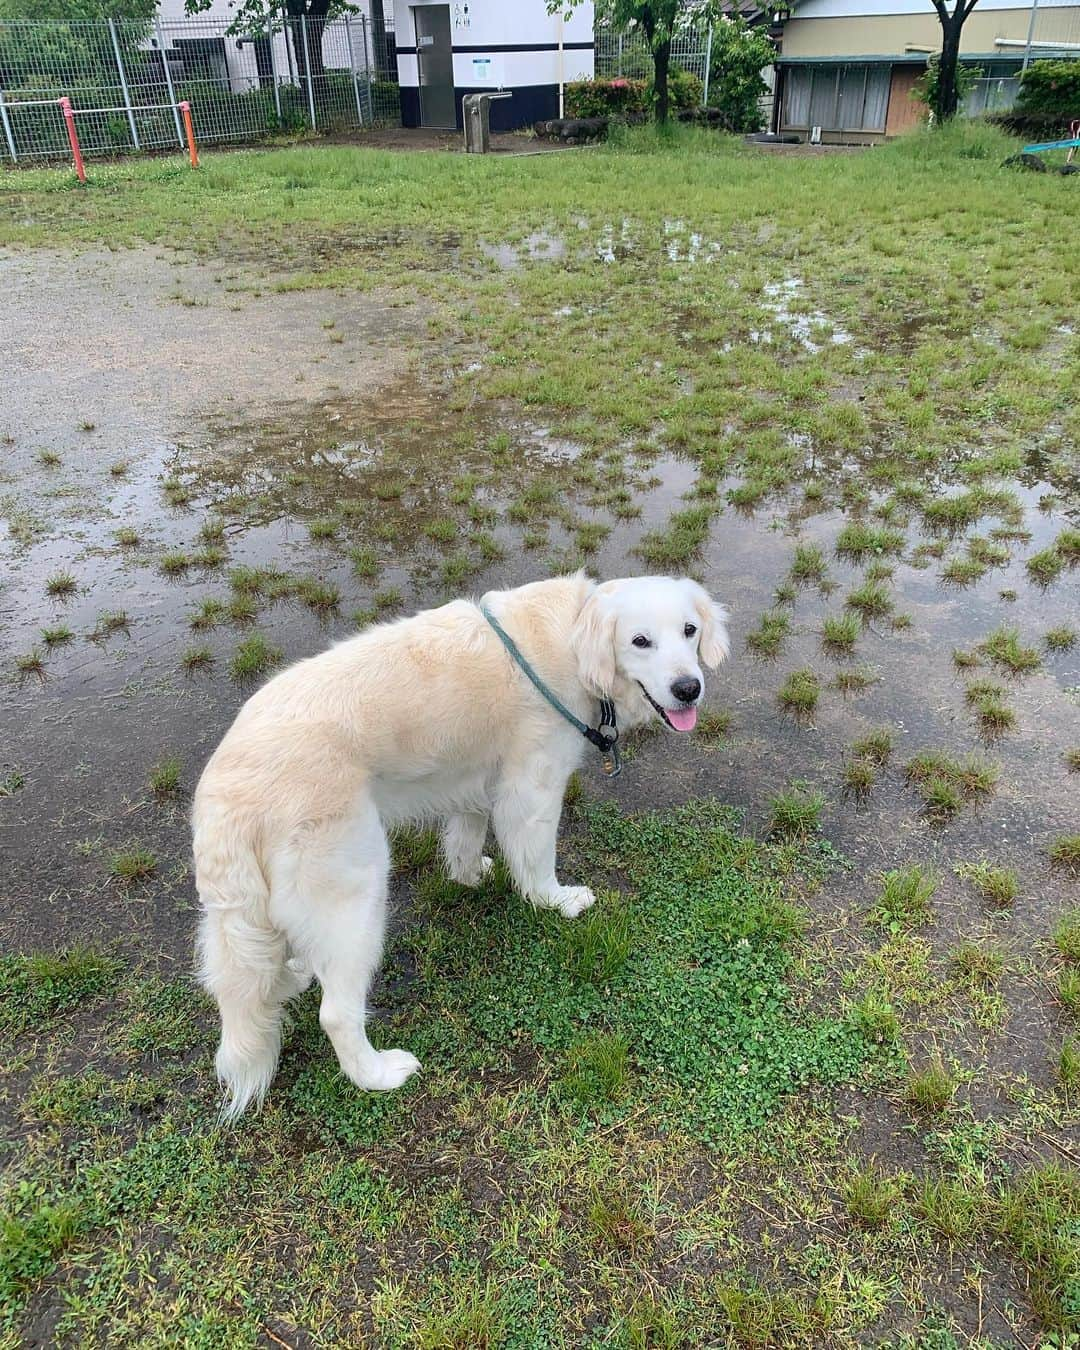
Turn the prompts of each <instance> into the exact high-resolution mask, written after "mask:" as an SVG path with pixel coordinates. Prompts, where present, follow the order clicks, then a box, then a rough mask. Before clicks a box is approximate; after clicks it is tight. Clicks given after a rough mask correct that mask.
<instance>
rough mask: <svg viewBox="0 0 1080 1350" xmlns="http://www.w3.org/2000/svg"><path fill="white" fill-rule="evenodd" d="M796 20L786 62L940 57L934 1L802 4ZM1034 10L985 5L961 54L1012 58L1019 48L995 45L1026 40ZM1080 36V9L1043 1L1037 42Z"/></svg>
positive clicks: (1007, 2) (993, 2) (787, 32)
mask: <svg viewBox="0 0 1080 1350" xmlns="http://www.w3.org/2000/svg"><path fill="white" fill-rule="evenodd" d="M795 13H796V16H797V17H794V18H791V19H789V20H788V21H787V23H786V24H785V25H784V44H783V54H784V56H785V57H806V56H875V55H889V56H900V55H902V54H903V53H904V52H910V51H920V50H922V51H930V52H936V51H938V50H940V47H941V25H940V24H939V23H938V19H937V15H936V13H935V12H934V10H933V8H932V7H931V5H930V3H929V0H803V3H801V4H800V5H799V7H798V9H797V10H796V11H795ZM1030 21H1031V6H1030V5H1028V6H1027V7H1026V8H1023V7H1019V6H1017V4H1016V0H980V3H979V6H978V8H977V9H975V10H974V11H973V12H972V13H971V15H970V17H969V18H968V20H967V22H966V23H965V24H964V29H963V33H962V34H961V41H960V50H961V52H968V53H973V54H974V53H978V54H980V55H986V54H989V53H994V52H997V53H1002V54H1011V52H1012V51H1016V50H1017V49H1016V48H1011V49H1010V48H1007V47H1005V48H1002V47H998V46H995V39H996V38H1011V39H1013V40H1014V41H1015V40H1020V41H1023V40H1025V39H1026V38H1027V34H1028V26H1029V24H1030ZM1078 32H1080V5H1078V4H1077V3H1075V0H1074V3H1072V4H1068V5H1066V4H1061V3H1057V2H1056V0H1039V8H1038V34H1037V36H1038V40H1039V41H1040V42H1053V41H1054V40H1060V41H1062V42H1070V41H1072V42H1075V41H1076V40H1077V33H1078Z"/></svg>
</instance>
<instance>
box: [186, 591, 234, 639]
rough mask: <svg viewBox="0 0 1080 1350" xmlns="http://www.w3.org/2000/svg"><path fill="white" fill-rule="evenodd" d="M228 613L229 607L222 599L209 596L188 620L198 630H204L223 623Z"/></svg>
mask: <svg viewBox="0 0 1080 1350" xmlns="http://www.w3.org/2000/svg"><path fill="white" fill-rule="evenodd" d="M228 613H229V611H228V607H227V606H226V605H224V604H222V602H221V601H220V600H215V599H213V598H211V597H208V598H207V599H205V600H204V601H203V602H202V604H201V605H200V606H199V608H198V609H197V610H196V611H195V613H194V614H193V615H192V616H191V618H190V619H189V620H188V624H189V625H190V627H191V628H193V629H194V630H195V631H196V632H203V631H204V630H205V629H208V628H216V627H217V626H218V624H219V623H223V622H224V620H225V619H226V618H227V616H228Z"/></svg>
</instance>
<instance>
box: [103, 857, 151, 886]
mask: <svg viewBox="0 0 1080 1350" xmlns="http://www.w3.org/2000/svg"><path fill="white" fill-rule="evenodd" d="M157 869H158V860H157V858H156V857H155V855H154V854H153V853H152V852H151V851H150V849H148V848H133V849H127V850H125V851H124V852H121V853H114V854H113V855H112V857H111V858H110V859H109V872H110V873H111V874H112V876H113V877H115V878H116V880H117V881H118V882H119V883H120V884H121V886H134V885H135V884H136V883H138V882H140V881H148V880H149V879H150V878H151V877H152V876H153V875H154V873H155V872H156V871H157Z"/></svg>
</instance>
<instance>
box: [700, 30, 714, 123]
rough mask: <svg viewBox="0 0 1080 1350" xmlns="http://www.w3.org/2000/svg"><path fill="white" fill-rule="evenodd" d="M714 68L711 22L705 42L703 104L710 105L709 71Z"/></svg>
mask: <svg viewBox="0 0 1080 1350" xmlns="http://www.w3.org/2000/svg"><path fill="white" fill-rule="evenodd" d="M711 68H712V24H709V37H708V40H707V41H706V43H705V81H704V84H703V85H702V89H701V106H702V107H703V108H707V107H708V106H709V71H710V70H711Z"/></svg>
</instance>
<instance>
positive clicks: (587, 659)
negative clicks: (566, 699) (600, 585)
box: [570, 592, 615, 698]
mask: <svg viewBox="0 0 1080 1350" xmlns="http://www.w3.org/2000/svg"><path fill="white" fill-rule="evenodd" d="M570 650H571V651H572V652H573V653H574V655H575V656H576V657H577V664H578V674H579V675H580V676H581V682H582V684H583V685H584V686H585V688H586V689H588V690H589V692H590V693H593V694H596V695H597V696H598V697H600V698H607V697H609V696H610V694H611V691H612V688H613V687H614V684H615V609H614V607H613V605H612V604H611V601H610V600H609V598H608V597H607V596H605V595H600V594H597V593H595V592H594V593H593V594H592V595H591V596H590V597H589V599H588V600H586V601H585V603H584V605H582V607H581V612H580V613H579V614H578V616H577V620H576V621H575V623H574V627H573V629H572V630H571V633H570Z"/></svg>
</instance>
